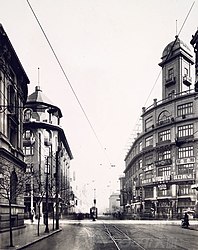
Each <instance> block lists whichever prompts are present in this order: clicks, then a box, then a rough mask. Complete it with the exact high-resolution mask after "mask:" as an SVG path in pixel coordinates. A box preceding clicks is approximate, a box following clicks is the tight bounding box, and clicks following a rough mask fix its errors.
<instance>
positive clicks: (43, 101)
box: [26, 86, 62, 118]
mask: <svg viewBox="0 0 198 250" xmlns="http://www.w3.org/2000/svg"><path fill="white" fill-rule="evenodd" d="M26 107H35V108H38V109H40V111H41V110H42V109H43V110H45V109H48V112H49V110H51V113H55V112H57V113H58V116H59V118H61V117H62V113H61V110H60V109H59V108H58V107H57V106H55V105H54V104H53V103H52V101H51V100H50V99H49V98H48V97H47V96H45V95H44V94H43V92H42V90H41V89H40V86H36V87H35V92H33V93H32V94H31V95H29V96H28V98H27V102H26Z"/></svg>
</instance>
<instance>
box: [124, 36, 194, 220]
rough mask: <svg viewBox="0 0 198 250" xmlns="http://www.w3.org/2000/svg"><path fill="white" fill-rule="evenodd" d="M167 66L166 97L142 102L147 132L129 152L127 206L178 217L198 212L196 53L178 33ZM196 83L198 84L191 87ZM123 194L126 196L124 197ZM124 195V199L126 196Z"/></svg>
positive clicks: (130, 211) (165, 55) (165, 54)
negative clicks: (148, 102) (196, 184)
mask: <svg viewBox="0 0 198 250" xmlns="http://www.w3.org/2000/svg"><path fill="white" fill-rule="evenodd" d="M161 59H162V60H161V62H160V63H159V65H160V66H161V68H162V100H161V101H157V99H154V102H153V104H152V105H151V106H150V107H148V108H145V107H143V108H142V116H141V118H142V132H141V133H139V134H138V135H137V138H136V139H135V140H134V142H133V144H132V146H131V148H130V150H129V152H128V153H127V155H126V157H125V164H126V168H125V171H124V173H125V183H124V187H123V190H121V194H123V195H124V194H125V196H126V199H125V212H126V213H128V214H137V215H140V216H141V215H142V216H143V215H144V216H152V217H157V218H167V217H168V218H174V217H175V218H176V217H179V216H181V215H182V214H183V212H184V211H191V212H192V213H195V214H196V215H197V214H198V207H197V193H196V190H194V189H192V185H193V184H195V183H197V182H198V109H197V107H198V95H197V93H196V92H195V91H194V90H192V88H193V87H194V84H193V80H192V65H193V64H194V62H193V57H192V54H191V51H190V49H189V47H188V46H187V45H186V44H185V43H183V42H182V41H181V40H180V39H179V38H178V37H176V39H175V41H173V42H171V43H170V44H168V45H167V46H166V47H165V49H164V51H163V53H162V58H161ZM191 86H192V88H191ZM121 199H122V198H121ZM122 200H123V199H122Z"/></svg>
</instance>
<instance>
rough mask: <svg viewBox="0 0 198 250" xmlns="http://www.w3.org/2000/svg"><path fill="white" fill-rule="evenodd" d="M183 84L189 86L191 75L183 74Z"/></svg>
mask: <svg viewBox="0 0 198 250" xmlns="http://www.w3.org/2000/svg"><path fill="white" fill-rule="evenodd" d="M183 84H185V85H186V86H188V87H189V86H190V85H191V84H192V77H190V76H187V75H185V76H184V77H183Z"/></svg>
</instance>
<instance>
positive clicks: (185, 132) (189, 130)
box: [177, 124, 193, 137]
mask: <svg viewBox="0 0 198 250" xmlns="http://www.w3.org/2000/svg"><path fill="white" fill-rule="evenodd" d="M177 132H178V137H185V136H191V135H193V124H187V125H183V126H179V127H178V129H177Z"/></svg>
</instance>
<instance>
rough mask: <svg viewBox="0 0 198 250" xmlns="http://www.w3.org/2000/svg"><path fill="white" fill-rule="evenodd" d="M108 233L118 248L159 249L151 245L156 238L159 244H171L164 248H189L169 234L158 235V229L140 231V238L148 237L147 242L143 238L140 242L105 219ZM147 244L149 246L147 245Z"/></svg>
mask: <svg viewBox="0 0 198 250" xmlns="http://www.w3.org/2000/svg"><path fill="white" fill-rule="evenodd" d="M102 223H103V226H104V229H105V232H106V234H107V235H108V236H109V237H110V239H111V240H112V241H113V243H114V245H115V247H116V249H117V250H126V249H136V250H140V249H142V250H147V249H159V248H157V247H155V248H153V247H152V246H151V242H152V241H153V240H154V242H155V241H156V242H157V241H158V242H162V243H159V245H161V244H164V245H165V246H169V248H166V247H165V248H164V249H180V250H188V249H189V248H185V247H183V246H181V244H176V243H174V242H172V241H171V240H170V239H169V238H168V237H167V236H164V235H163V234H161V236H160V237H159V236H157V235H156V234H157V232H159V231H158V230H154V231H156V234H155V233H154V234H152V233H150V232H145V231H141V230H140V231H139V230H138V231H139V238H142V239H147V242H145V241H144V240H143V242H144V243H143V244H141V243H139V242H138V241H137V240H136V239H134V238H132V236H131V235H130V236H129V235H128V234H127V233H125V232H124V231H123V230H122V229H120V228H119V227H117V226H115V225H113V224H107V223H105V222H104V221H103V222H102ZM145 245H147V246H145Z"/></svg>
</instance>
